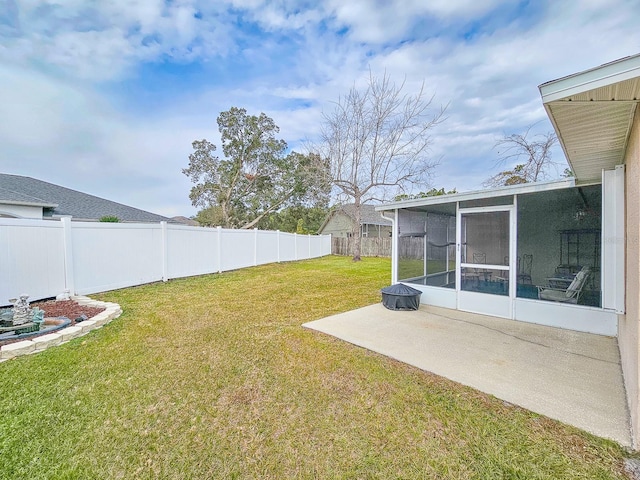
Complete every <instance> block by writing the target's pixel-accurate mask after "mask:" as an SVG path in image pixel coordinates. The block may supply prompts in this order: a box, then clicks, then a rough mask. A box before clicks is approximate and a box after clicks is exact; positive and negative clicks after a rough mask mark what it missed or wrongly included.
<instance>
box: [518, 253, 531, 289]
mask: <svg viewBox="0 0 640 480" xmlns="http://www.w3.org/2000/svg"><path fill="white" fill-rule="evenodd" d="M532 266H533V255H529V254H526V253H525V254H524V255H522V261H520V257H518V283H520V284H523V285H531V267H532Z"/></svg>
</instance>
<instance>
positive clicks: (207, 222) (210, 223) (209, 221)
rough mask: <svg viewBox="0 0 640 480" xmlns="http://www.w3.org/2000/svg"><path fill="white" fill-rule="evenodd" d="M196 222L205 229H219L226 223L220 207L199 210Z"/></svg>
mask: <svg viewBox="0 0 640 480" xmlns="http://www.w3.org/2000/svg"><path fill="white" fill-rule="evenodd" d="M194 220H196V221H197V222H198V223H199V224H200V225H201V226H203V227H217V226H218V225H222V224H223V223H224V220H223V218H222V213H221V210H220V207H218V206H213V207H206V208H203V209H202V210H199V211H198V213H197V214H196V216H195V218H194Z"/></svg>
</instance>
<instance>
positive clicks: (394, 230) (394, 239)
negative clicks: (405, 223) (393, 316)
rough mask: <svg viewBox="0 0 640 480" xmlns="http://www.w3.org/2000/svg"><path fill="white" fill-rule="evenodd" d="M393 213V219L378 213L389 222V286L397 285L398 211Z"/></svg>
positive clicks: (383, 213)
mask: <svg viewBox="0 0 640 480" xmlns="http://www.w3.org/2000/svg"><path fill="white" fill-rule="evenodd" d="M393 212H394V214H393V217H387V216H386V215H385V212H380V216H381V217H382V218H384V219H385V220H389V221H391V285H395V284H396V283H398V221H397V220H398V209H395V210H394V211H393Z"/></svg>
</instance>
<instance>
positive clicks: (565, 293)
mask: <svg viewBox="0 0 640 480" xmlns="http://www.w3.org/2000/svg"><path fill="white" fill-rule="evenodd" d="M590 274H591V270H590V269H589V267H583V268H582V270H580V271H579V272H578V273H577V274H576V276H575V278H574V279H573V281H572V282H571V284H570V285H569V286H568V287H567V288H566V289H562V288H555V287H552V286H546V287H541V286H539V287H538V298H539V299H540V300H550V301H552V302H562V303H574V304H577V303H578V300H579V299H580V294H581V293H582V289H583V288H584V286H585V284H586V283H587V279H588V278H589V275H590Z"/></svg>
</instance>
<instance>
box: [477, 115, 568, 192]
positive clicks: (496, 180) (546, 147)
mask: <svg viewBox="0 0 640 480" xmlns="http://www.w3.org/2000/svg"><path fill="white" fill-rule="evenodd" d="M531 128H532V126H529V127H528V128H527V130H526V131H525V132H524V134H518V133H513V134H511V135H508V136H505V137H503V138H501V139H500V140H498V141H497V142H496V144H495V147H496V148H499V149H500V150H501V151H499V152H498V153H499V155H500V158H499V159H498V162H497V163H498V164H501V165H504V164H506V163H512V162H514V161H515V162H516V165H515V166H514V167H513V168H512V169H511V170H504V171H502V172H500V173H497V174H495V175H494V176H492V177H490V178H488V179H487V180H485V182H484V183H483V185H484V186H485V187H499V186H504V185H517V184H520V183H531V182H537V181H538V180H543V179H545V178H547V176H548V173H549V168H551V167H552V166H555V165H556V164H555V163H554V162H553V161H552V160H551V149H552V148H553V146H554V145H555V144H556V143H557V142H558V138H557V137H556V134H555V133H554V132H547V133H546V134H538V135H534V136H533V137H530V136H529V134H530V132H531Z"/></svg>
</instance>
